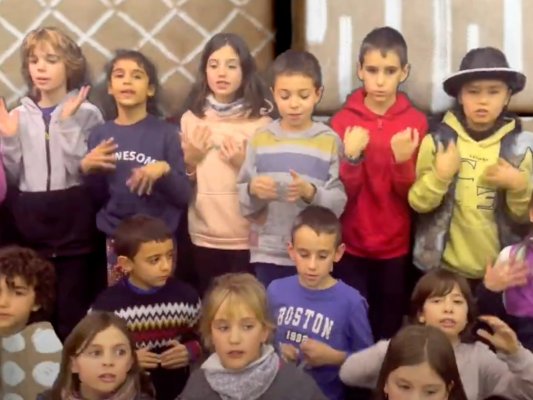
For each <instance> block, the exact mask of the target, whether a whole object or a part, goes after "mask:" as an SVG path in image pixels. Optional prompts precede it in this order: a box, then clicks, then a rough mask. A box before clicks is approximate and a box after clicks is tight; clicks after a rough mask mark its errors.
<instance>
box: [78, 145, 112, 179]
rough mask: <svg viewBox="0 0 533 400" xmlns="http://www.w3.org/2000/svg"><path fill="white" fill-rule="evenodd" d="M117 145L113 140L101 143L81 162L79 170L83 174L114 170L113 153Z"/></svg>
mask: <svg viewBox="0 0 533 400" xmlns="http://www.w3.org/2000/svg"><path fill="white" fill-rule="evenodd" d="M117 148H118V145H117V144H116V143H115V142H114V139H113V138H109V139H106V140H104V141H102V142H101V143H100V144H99V145H98V146H96V147H95V148H94V149H92V150H91V151H90V152H89V153H87V154H86V155H85V157H83V159H82V160H81V164H80V168H81V170H82V172H83V173H84V174H88V173H91V172H95V171H112V170H114V169H115V168H116V163H117V159H116V157H115V151H116V149H117Z"/></svg>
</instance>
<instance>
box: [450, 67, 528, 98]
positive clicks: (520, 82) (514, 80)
mask: <svg viewBox="0 0 533 400" xmlns="http://www.w3.org/2000/svg"><path fill="white" fill-rule="evenodd" d="M480 79H497V80H501V81H504V82H505V83H506V84H507V85H509V88H510V89H511V92H512V93H513V94H515V93H518V92H520V91H522V90H523V89H524V86H526V76H525V75H524V74H523V73H521V72H519V71H516V70H514V69H511V68H476V69H468V70H464V71H459V72H456V73H455V74H452V75H450V76H449V77H448V78H446V80H445V81H444V82H443V83H442V86H443V88H444V91H445V92H446V93H447V94H448V95H449V96H452V97H457V95H458V94H459V91H460V90H461V87H462V86H463V85H464V84H465V83H467V82H471V81H475V80H480Z"/></svg>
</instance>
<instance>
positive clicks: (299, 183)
mask: <svg viewBox="0 0 533 400" xmlns="http://www.w3.org/2000/svg"><path fill="white" fill-rule="evenodd" d="M290 173H291V177H292V182H291V183H289V186H288V187H287V198H286V200H287V201H288V202H292V203H294V202H295V201H298V200H299V199H303V200H304V201H306V202H308V203H310V202H311V201H313V197H315V193H316V188H315V186H314V185H312V184H311V183H309V182H308V181H306V180H305V179H303V178H302V177H301V176H300V175H298V173H297V172H296V171H293V170H292V169H291V171H290Z"/></svg>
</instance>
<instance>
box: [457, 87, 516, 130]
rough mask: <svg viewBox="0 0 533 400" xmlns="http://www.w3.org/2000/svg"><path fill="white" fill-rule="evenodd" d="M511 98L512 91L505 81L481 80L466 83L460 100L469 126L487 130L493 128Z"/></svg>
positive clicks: (460, 94) (474, 128)
mask: <svg viewBox="0 0 533 400" xmlns="http://www.w3.org/2000/svg"><path fill="white" fill-rule="evenodd" d="M510 98H511V91H510V90H509V87H508V86H507V85H506V84H505V83H504V82H503V81H498V80H479V81H472V82H468V83H466V84H464V85H463V87H462V88H461V91H460V93H459V97H458V100H459V103H460V104H461V105H462V106H463V111H464V113H465V117H466V123H467V124H468V127H469V128H470V129H473V130H475V131H485V130H487V129H490V128H492V126H493V125H494V122H495V121H496V119H498V117H499V116H500V114H501V113H502V111H503V109H504V107H505V106H506V105H507V103H508V102H509V100H510Z"/></svg>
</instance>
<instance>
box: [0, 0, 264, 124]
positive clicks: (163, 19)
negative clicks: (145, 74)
mask: <svg viewBox="0 0 533 400" xmlns="http://www.w3.org/2000/svg"><path fill="white" fill-rule="evenodd" d="M48 25H53V26H57V27H60V28H62V29H64V30H65V31H66V32H67V33H68V34H69V35H70V36H71V37H72V38H74V39H75V40H76V41H77V42H78V44H80V45H81V46H82V48H83V51H84V53H85V55H86V57H87V59H88V61H89V64H90V66H91V70H92V75H93V78H94V80H95V81H98V80H101V79H102V71H103V66H104V65H105V63H106V61H107V60H109V59H110V58H111V57H112V55H113V52H114V50H116V49H118V48H131V49H136V50H141V51H142V52H143V53H145V54H146V55H147V56H149V57H150V58H151V59H152V60H153V61H154V62H155V64H156V65H157V67H158V69H159V76H160V79H161V82H162V85H163V94H164V96H163V103H164V104H163V105H164V108H165V110H166V111H167V112H168V113H172V112H174V111H176V110H177V109H178V108H179V107H180V106H181V103H182V101H183V99H184V97H185V96H186V94H187V92H188V90H189V88H190V85H191V82H193V81H194V79H195V74H196V69H197V66H198V62H199V58H200V55H201V52H202V49H203V47H204V45H205V43H206V42H207V41H208V40H209V38H211V36H213V35H214V34H215V33H218V32H234V33H237V34H240V35H242V37H243V38H244V39H245V40H246V42H247V43H248V45H249V47H250V49H251V50H252V52H253V54H254V55H255V57H256V59H257V62H258V64H259V67H260V69H264V68H266V67H267V66H268V65H269V64H270V62H271V60H272V58H273V53H274V48H273V41H274V32H273V31H274V27H273V6H272V1H271V0H0V96H2V97H4V98H5V99H6V100H7V101H8V104H9V105H10V106H14V105H15V104H16V103H17V101H18V99H19V98H20V97H21V96H23V95H24V94H25V87H24V83H23V80H22V77H21V74H20V64H21V60H20V55H19V53H20V46H21V43H22V40H23V38H24V36H25V35H26V33H27V32H29V31H30V30H32V29H35V28H37V27H42V26H48Z"/></svg>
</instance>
